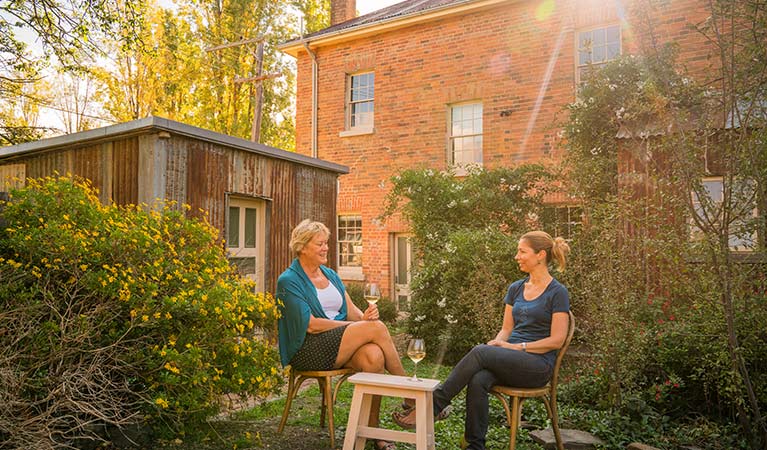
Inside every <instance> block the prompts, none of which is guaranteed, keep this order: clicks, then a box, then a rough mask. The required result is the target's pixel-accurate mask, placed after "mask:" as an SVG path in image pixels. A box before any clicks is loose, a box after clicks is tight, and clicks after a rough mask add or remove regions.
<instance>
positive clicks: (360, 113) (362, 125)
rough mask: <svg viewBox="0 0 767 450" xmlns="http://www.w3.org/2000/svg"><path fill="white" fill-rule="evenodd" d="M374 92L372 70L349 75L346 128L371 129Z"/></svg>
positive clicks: (373, 74)
mask: <svg viewBox="0 0 767 450" xmlns="http://www.w3.org/2000/svg"><path fill="white" fill-rule="evenodd" d="M374 94H375V73H374V72H364V73H357V74H352V75H349V90H348V94H347V104H346V112H347V118H346V123H347V129H348V130H372V129H373V104H374V98H375V95H374Z"/></svg>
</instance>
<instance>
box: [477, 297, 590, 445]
mask: <svg viewBox="0 0 767 450" xmlns="http://www.w3.org/2000/svg"><path fill="white" fill-rule="evenodd" d="M574 332H575V316H573V313H572V312H570V323H569V325H568V329H567V338H566V339H565V342H564V344H562V348H560V349H559V353H558V354H557V360H556V363H555V364H554V373H552V375H551V380H550V381H549V383H548V384H547V385H546V386H543V387H539V388H515V387H509V386H493V389H492V390H491V391H490V393H491V394H493V395H495V396H496V397H497V398H498V399H499V400H500V401H501V403H502V404H503V408H504V409H505V410H506V420H508V421H509V427H510V428H511V429H510V431H509V434H510V442H509V450H514V447H515V446H516V444H517V428H519V420H520V416H521V415H522V400H524V399H526V398H532V397H539V398H541V399H542V400H543V403H544V404H545V405H546V411H547V412H548V414H549V417H550V418H551V427H552V428H553V429H554V438H555V439H556V440H557V448H558V449H559V450H564V446H563V445H562V436H561V435H560V433H559V418H558V417H557V383H558V381H559V367H560V366H561V365H562V358H563V357H564V356H565V353H566V352H567V348H568V347H569V346H570V341H572V340H573V333H574ZM506 396H509V397H511V400H512V402H511V410H509V403H508V402H507V401H506V398H505V397H506Z"/></svg>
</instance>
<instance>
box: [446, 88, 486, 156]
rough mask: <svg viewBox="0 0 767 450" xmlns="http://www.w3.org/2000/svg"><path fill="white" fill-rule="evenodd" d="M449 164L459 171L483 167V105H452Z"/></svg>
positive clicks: (450, 112) (449, 131) (449, 125)
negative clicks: (472, 167)
mask: <svg viewBox="0 0 767 450" xmlns="http://www.w3.org/2000/svg"><path fill="white" fill-rule="evenodd" d="M448 116H449V119H448V121H449V123H448V162H449V163H450V164H451V165H453V166H456V167H457V168H459V169H462V168H466V167H467V166H470V165H478V166H481V165H482V103H479V102H474V103H462V104H457V105H451V106H450V109H449V113H448Z"/></svg>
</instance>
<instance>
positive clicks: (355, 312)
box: [344, 292, 363, 322]
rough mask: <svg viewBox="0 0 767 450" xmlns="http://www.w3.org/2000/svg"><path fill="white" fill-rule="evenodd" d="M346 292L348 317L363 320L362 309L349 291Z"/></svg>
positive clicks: (352, 319) (354, 320)
mask: <svg viewBox="0 0 767 450" xmlns="http://www.w3.org/2000/svg"><path fill="white" fill-rule="evenodd" d="M344 294H345V295H346V318H347V319H349V320H351V321H353V322H356V321H358V320H362V316H363V313H362V311H360V309H359V308H357V305H355V304H354V302H353V301H352V298H351V297H350V296H349V293H348V292H344Z"/></svg>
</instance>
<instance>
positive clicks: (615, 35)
mask: <svg viewBox="0 0 767 450" xmlns="http://www.w3.org/2000/svg"><path fill="white" fill-rule="evenodd" d="M619 30H620V29H619V28H618V26H617V25H615V26H612V27H607V29H606V30H605V31H606V33H607V39H606V40H607V42H618V39H619V38H620V31H619Z"/></svg>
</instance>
